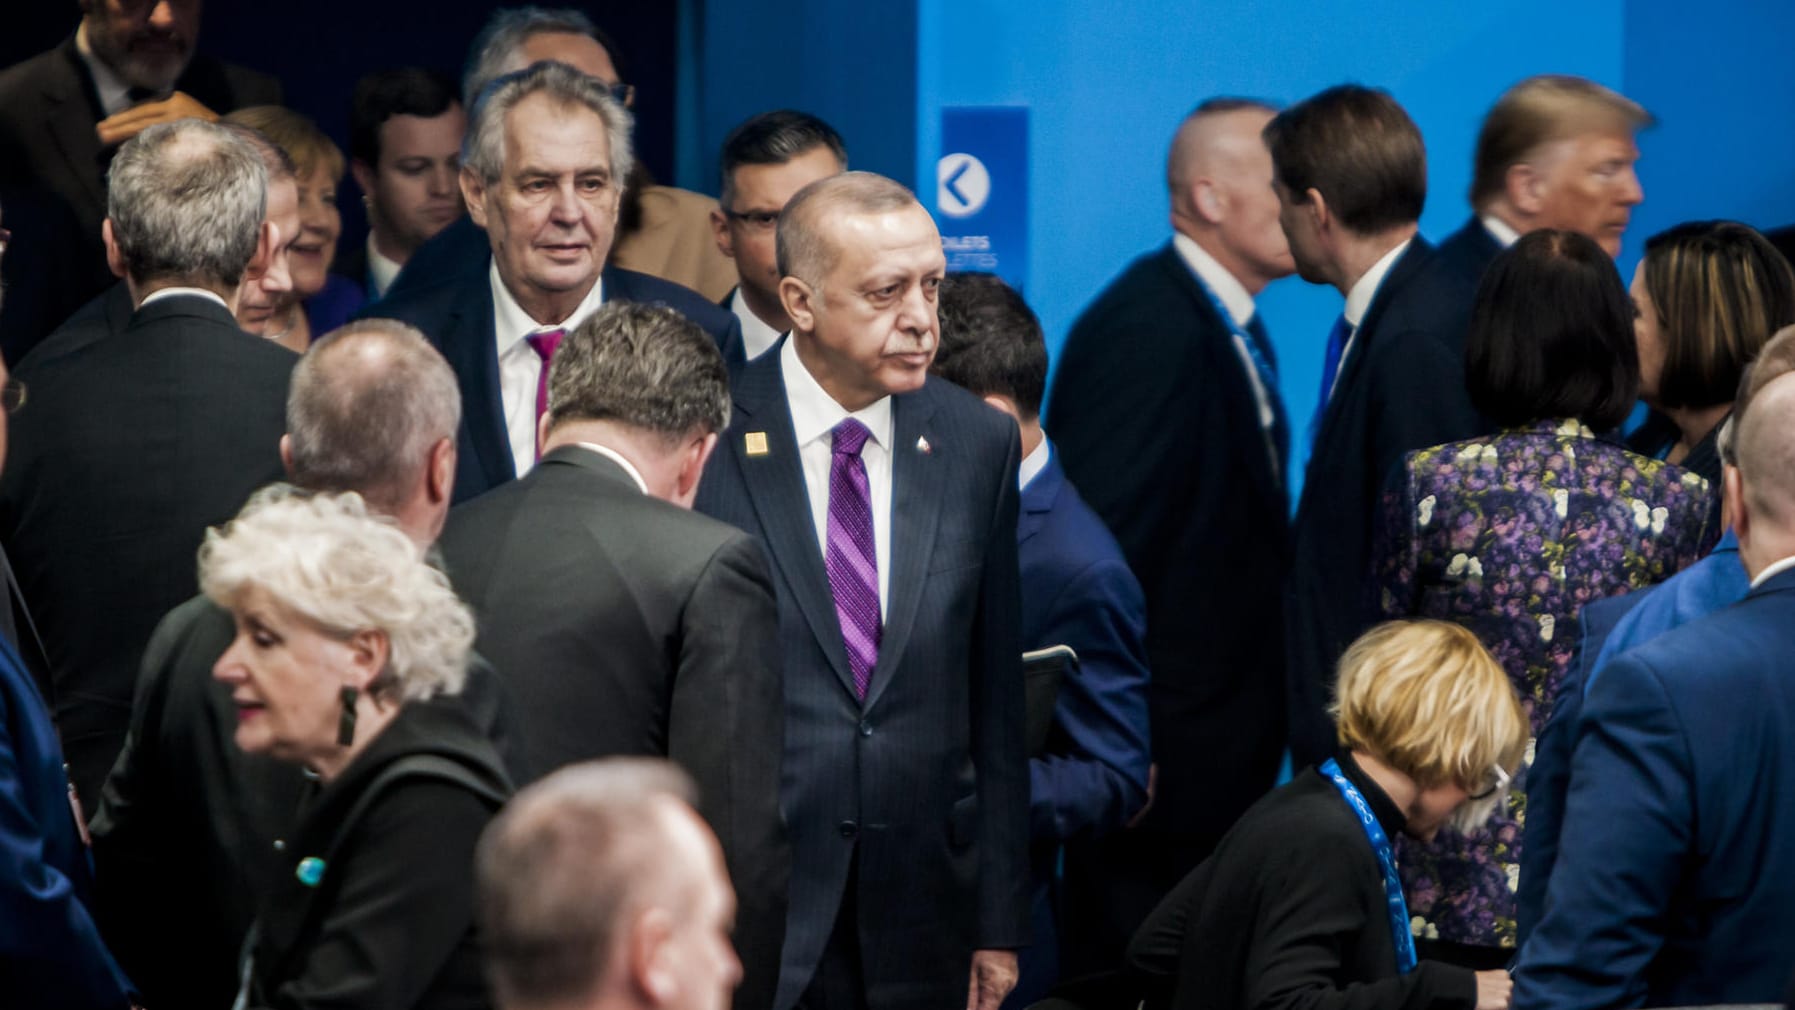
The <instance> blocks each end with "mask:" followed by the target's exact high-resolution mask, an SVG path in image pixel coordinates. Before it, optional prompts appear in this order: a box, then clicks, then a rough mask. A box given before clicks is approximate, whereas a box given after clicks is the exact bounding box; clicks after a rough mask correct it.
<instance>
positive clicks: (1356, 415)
mask: <svg viewBox="0 0 1795 1010" xmlns="http://www.w3.org/2000/svg"><path fill="white" fill-rule="evenodd" d="M1470 310H1471V287H1470V285H1469V284H1467V283H1466V282H1465V280H1464V278H1463V276H1462V275H1460V274H1458V273H1455V272H1453V271H1452V270H1451V269H1449V268H1447V267H1446V266H1445V265H1444V264H1442V263H1441V262H1440V259H1439V256H1438V254H1437V253H1435V251H1434V249H1433V247H1432V246H1430V245H1428V243H1427V241H1426V240H1425V239H1423V238H1421V236H1419V235H1417V236H1415V239H1414V242H1413V244H1412V245H1410V246H1409V248H1408V251H1407V252H1405V253H1403V255H1402V256H1401V258H1399V259H1398V260H1397V261H1396V262H1395V264H1393V265H1392V266H1391V267H1390V272H1389V273H1388V274H1386V275H1384V280H1383V283H1382V284H1380V285H1379V286H1378V289H1377V294H1376V296H1375V297H1373V298H1372V299H1371V305H1370V307H1369V308H1367V309H1366V310H1365V317H1364V319H1362V320H1360V323H1359V330H1358V333H1357V334H1356V335H1355V337H1354V339H1353V345H1352V348H1351V351H1350V353H1349V354H1348V355H1347V357H1346V361H1345V363H1344V364H1343V365H1342V366H1341V369H1340V376H1339V379H1338V381H1337V384H1336V385H1335V388H1334V397H1333V399H1332V400H1330V401H1329V403H1328V407H1327V412H1326V413H1325V414H1323V415H1322V418H1321V424H1320V427H1319V429H1318V430H1317V431H1316V434H1315V449H1314V453H1313V455H1311V456H1310V458H1309V468H1308V471H1307V476H1306V477H1305V479H1304V482H1303V497H1302V501H1301V503H1300V504H1299V505H1298V507H1297V513H1296V524H1295V526H1294V528H1293V532H1292V546H1291V569H1290V582H1289V585H1288V586H1287V587H1286V590H1285V611H1284V619H1285V629H1286V633H1285V639H1284V640H1285V642H1286V643H1287V649H1288V651H1287V657H1288V661H1289V664H1290V665H1289V678H1290V679H1289V687H1290V704H1291V708H1290V749H1291V759H1292V762H1293V763H1294V766H1295V767H1297V768H1301V767H1303V766H1304V765H1307V764H1314V763H1316V762H1319V761H1321V760H1323V759H1325V758H1326V757H1327V756H1328V755H1329V754H1331V753H1332V752H1333V749H1334V728H1333V725H1334V724H1333V720H1332V719H1331V718H1329V716H1328V715H1327V712H1326V710H1325V709H1326V705H1327V702H1328V699H1329V697H1330V692H1331V691H1332V685H1333V682H1334V664H1335V663H1336V662H1337V661H1338V660H1339V658H1340V654H1341V653H1342V652H1344V651H1345V650H1346V646H1347V645H1349V644H1350V643H1351V642H1352V640H1353V639H1354V638H1356V637H1358V635H1359V633H1360V632H1362V631H1364V630H1365V628H1366V627H1367V626H1368V619H1369V616H1370V615H1371V614H1372V613H1375V611H1374V610H1373V609H1372V608H1371V607H1370V606H1369V605H1368V601H1369V600H1370V591H1369V590H1368V588H1367V586H1368V585H1369V582H1368V579H1369V575H1370V572H1371V540H1372V535H1373V531H1374V530H1375V528H1376V519H1377V517H1378V515H1379V514H1380V513H1379V511H1378V509H1379V505H1380V498H1381V495H1382V493H1383V489H1384V486H1385V483H1386V479H1387V478H1388V477H1389V475H1390V472H1391V470H1392V468H1394V467H1395V466H1396V465H1397V464H1398V463H1399V462H1400V461H1401V460H1402V457H1403V454H1404V453H1407V452H1410V451H1412V450H1415V449H1424V448H1427V447H1429V446H1434V445H1439V444H1441V443H1443V442H1455V441H1458V440H1460V439H1465V438H1471V437H1473V436H1476V435H1480V434H1483V433H1485V432H1486V431H1487V430H1488V428H1487V427H1486V426H1485V425H1484V423H1483V421H1482V419H1480V418H1479V417H1478V415H1477V411H1476V410H1474V409H1472V407H1471V400H1470V396H1469V394H1467V393H1466V392H1465V363H1464V345H1465V329H1466V327H1467V326H1468V325H1469V322H1470Z"/></svg>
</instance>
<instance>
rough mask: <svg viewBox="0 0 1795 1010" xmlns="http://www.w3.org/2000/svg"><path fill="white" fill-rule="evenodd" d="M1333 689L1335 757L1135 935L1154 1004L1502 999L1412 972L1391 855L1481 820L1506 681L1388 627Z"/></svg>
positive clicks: (1515, 737)
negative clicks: (1400, 844) (1400, 846)
mask: <svg viewBox="0 0 1795 1010" xmlns="http://www.w3.org/2000/svg"><path fill="white" fill-rule="evenodd" d="M1336 691H1337V696H1338V699H1339V700H1338V701H1337V703H1336V705H1335V716H1336V718H1337V720H1338V723H1339V739H1340V750H1341V752H1342V755H1343V756H1342V757H1340V758H1339V759H1338V761H1337V762H1328V763H1327V764H1324V765H1323V766H1322V767H1321V768H1310V769H1308V770H1306V771H1304V772H1303V773H1301V774H1300V775H1298V776H1297V777H1296V778H1295V779H1294V780H1292V781H1291V782H1290V783H1288V784H1287V785H1285V786H1283V787H1282V788H1280V789H1278V790H1277V791H1275V792H1273V793H1272V794H1271V795H1269V796H1267V797H1265V798H1264V799H1263V800H1261V801H1259V803H1258V804H1256V805H1255V806H1254V807H1253V808H1252V809H1251V810H1249V811H1248V812H1247V813H1246V815H1245V816H1243V817H1242V818H1241V820H1240V821H1239V823H1238V824H1236V825H1235V826H1234V828H1233V830H1231V831H1230V832H1229V833H1228V834H1227V836H1226V837H1224V838H1223V839H1222V842H1221V844H1220V845H1219V846H1218V847H1217V848H1216V850H1215V853H1214V854H1213V855H1211V856H1210V857H1209V859H1208V860H1206V861H1205V862H1204V863H1203V864H1202V865H1201V866H1199V867H1197V869H1196V870H1194V871H1192V872H1191V874H1190V876H1188V877H1186V878H1185V879H1184V881H1183V882H1182V883H1181V884H1179V885H1178V887H1177V888H1176V889H1175V890H1174V891H1173V892H1172V893H1171V894H1170V895H1168V896H1167V897H1166V899H1165V900H1164V901H1163V902H1161V903H1160V905H1159V907H1158V908H1157V909H1155V910H1154V912H1153V914H1152V915H1151V916H1150V917H1149V918H1148V919H1147V922H1146V923H1145V924H1144V925H1142V926H1141V929H1140V931H1139V932H1138V933H1136V934H1135V937H1134V942H1133V943H1132V944H1131V945H1130V947H1129V951H1128V965H1129V969H1130V971H1131V973H1133V974H1134V975H1136V976H1137V977H1138V978H1139V979H1140V981H1141V982H1142V983H1143V986H1144V988H1145V989H1146V990H1147V993H1148V1005H1149V1006H1151V1007H1172V1008H1175V1010H1195V1008H1216V1010H1248V1008H1273V1007H1277V1008H1293V1010H1294V1008H1329V1010H1333V1008H1342V1010H1344V1008H1364V1010H1373V1008H1379V1010H1382V1008H1411V1010H1423V1008H1434V1010H1473V1008H1475V1010H1500V1008H1503V1007H1506V1006H1507V1005H1508V993H1509V981H1508V976H1507V974H1506V973H1505V972H1500V971H1495V972H1475V973H1474V972H1472V971H1471V970H1469V969H1466V968H1459V967H1454V966H1451V965H1446V964H1441V963H1438V962H1432V961H1424V962H1420V963H1418V964H1417V963H1416V962H1415V960H1414V956H1415V955H1414V942H1413V938H1412V937H1411V935H1410V932H1409V921H1408V916H1407V913H1406V908H1405V906H1404V905H1403V903H1402V889H1401V885H1400V883H1399V882H1398V881H1397V880H1396V878H1395V864H1394V856H1393V854H1392V853H1391V841H1392V839H1393V838H1394V836H1395V833H1396V832H1398V831H1402V832H1405V833H1407V834H1410V835H1413V836H1415V837H1418V838H1423V839H1426V838H1429V837H1431V836H1432V835H1433V833H1434V832H1436V831H1438V830H1439V828H1440V827H1441V825H1443V824H1445V823H1446V822H1447V821H1448V820H1454V819H1470V820H1472V821H1473V822H1475V819H1476V818H1478V817H1480V816H1483V815H1487V813H1488V808H1489V804H1490V802H1491V801H1492V800H1493V799H1494V797H1495V796H1496V795H1498V794H1499V792H1500V787H1501V786H1502V785H1503V784H1504V783H1505V782H1506V779H1507V778H1508V776H1509V775H1510V774H1511V772H1512V770H1513V769H1514V767H1515V766H1516V765H1517V764H1518V763H1519V761H1520V757H1521V752H1522V749H1523V748H1524V746H1525V743H1526V739H1527V723H1526V719H1525V717H1524V716H1523V714H1522V712H1521V707H1520V703H1519V702H1518V701H1517V700H1516V698H1515V695H1514V690H1513V688H1512V687H1510V686H1509V682H1508V677H1507V675H1506V674H1505V673H1503V671H1502V668H1501V667H1500V666H1499V665H1497V663H1496V661H1495V660H1494V659H1492V658H1491V657H1490V655H1489V653H1488V652H1486V651H1485V650H1484V648H1483V646H1482V645H1480V644H1479V643H1478V641H1477V638H1476V636H1474V635H1472V634H1471V633H1470V632H1468V631H1466V630H1465V629H1463V628H1461V627H1458V626H1457V625H1453V624H1446V623H1444V622H1440V621H1402V622H1391V623H1388V624H1383V625H1379V626H1378V627H1376V628H1373V629H1372V630H1371V631H1369V632H1366V633H1365V635H1364V636H1362V637H1361V638H1360V639H1359V640H1358V641H1357V642H1355V643H1353V645H1352V647H1351V648H1349V649H1348V650H1347V652H1346V655H1345V656H1344V657H1343V658H1342V659H1341V661H1340V679H1339V684H1338V687H1337V689H1336ZM1468 801H1475V802H1468ZM1361 810H1362V811H1363V816H1361ZM1455 815H1456V818H1455Z"/></svg>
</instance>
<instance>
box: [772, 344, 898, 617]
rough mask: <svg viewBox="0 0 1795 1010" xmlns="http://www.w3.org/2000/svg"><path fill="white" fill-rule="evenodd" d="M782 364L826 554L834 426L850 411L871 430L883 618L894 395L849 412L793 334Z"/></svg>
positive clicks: (870, 484)
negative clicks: (801, 353)
mask: <svg viewBox="0 0 1795 1010" xmlns="http://www.w3.org/2000/svg"><path fill="white" fill-rule="evenodd" d="M779 370H780V373H781V374H782V375H784V377H785V399H786V402H787V403H788V404H789V405H790V407H791V412H792V432H793V434H795V435H796V436H797V439H798V459H799V460H800V461H801V462H802V463H803V464H804V490H805V491H807V492H809V494H810V519H811V522H812V523H813V524H814V525H815V526H816V542H817V550H818V551H820V552H821V553H822V554H823V556H824V558H827V557H828V554H829V468H830V465H831V464H832V463H833V462H834V459H835V445H834V432H835V426H836V425H838V424H840V423H841V422H842V420H843V419H845V418H849V417H852V418H854V419H855V420H857V421H859V422H860V423H861V424H864V425H866V427H867V430H868V431H871V432H872V437H871V438H869V439H867V440H866V444H865V445H864V446H862V447H861V449H860V461H861V463H862V464H864V465H865V467H866V485H867V492H868V494H869V496H870V497H871V499H872V502H871V504H872V511H873V553H874V554H875V555H877V561H878V565H879V618H880V620H883V619H884V617H885V612H886V608H887V606H888V605H889V604H888V601H889V600H890V599H891V439H892V437H893V432H892V419H891V397H889V396H885V397H881V398H879V399H878V400H877V401H875V402H874V403H873V404H872V405H871V406H868V407H862V408H861V409H859V410H856V411H853V412H851V413H850V412H849V411H848V410H847V408H845V407H843V406H842V405H841V404H839V403H836V402H835V398H834V397H832V396H830V395H829V394H828V393H827V392H825V391H824V389H823V387H822V386H820V385H818V384H817V381H816V379H815V378H814V377H813V376H812V375H811V374H810V370H809V369H807V368H805V367H804V362H802V361H800V360H798V348H797V344H796V343H794V342H793V341H790V340H788V341H786V342H785V347H784V348H783V349H782V350H781V351H780V352H779Z"/></svg>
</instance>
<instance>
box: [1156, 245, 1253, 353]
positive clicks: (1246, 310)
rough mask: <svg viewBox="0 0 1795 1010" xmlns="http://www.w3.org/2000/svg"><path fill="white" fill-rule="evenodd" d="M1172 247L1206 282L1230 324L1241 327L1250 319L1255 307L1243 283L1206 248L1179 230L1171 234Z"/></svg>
mask: <svg viewBox="0 0 1795 1010" xmlns="http://www.w3.org/2000/svg"><path fill="white" fill-rule="evenodd" d="M1172 248H1174V249H1176V250H1178V255H1180V256H1182V257H1184V264H1185V266H1188V267H1190V269H1191V272H1192V273H1194V274H1196V275H1197V276H1198V277H1201V278H1202V279H1203V283H1205V284H1207V285H1209V290H1211V291H1213V292H1215V297H1217V298H1219V299H1221V303H1222V308H1224V309H1227V310H1228V315H1230V316H1232V317H1234V325H1236V326H1239V327H1241V328H1243V329H1244V328H1245V327H1246V325H1247V324H1248V323H1250V322H1252V321H1253V313H1254V312H1255V311H1256V310H1257V307H1256V306H1255V305H1254V304H1253V296H1252V295H1251V294H1249V293H1248V292H1247V289H1246V285H1244V284H1242V283H1240V281H1238V280H1236V279H1235V277H1234V275H1233V274H1231V273H1229V272H1228V268H1227V267H1224V266H1222V265H1221V264H1220V263H1218V262H1217V261H1216V258H1215V257H1214V256H1211V255H1209V251H1208V250H1206V249H1204V248H1203V247H1202V246H1200V245H1198V244H1197V240H1196V239H1193V238H1191V237H1190V236H1189V235H1186V234H1184V233H1183V232H1173V233H1172Z"/></svg>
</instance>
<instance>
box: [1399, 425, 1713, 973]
mask: <svg viewBox="0 0 1795 1010" xmlns="http://www.w3.org/2000/svg"><path fill="white" fill-rule="evenodd" d="M1712 493H1714V492H1710V490H1709V487H1708V483H1707V481H1705V480H1703V479H1702V478H1701V477H1699V476H1697V475H1695V474H1693V473H1688V472H1685V471H1684V470H1682V469H1680V468H1678V467H1675V466H1672V465H1670V464H1668V463H1663V462H1659V461H1657V460H1653V459H1648V458H1646V457H1644V456H1640V455H1636V454H1634V453H1631V452H1628V451H1627V450H1625V449H1623V448H1621V447H1620V446H1619V445H1616V444H1614V443H1612V442H1608V441H1605V440H1602V439H1599V438H1597V437H1596V436H1595V434H1594V433H1593V432H1591V431H1590V430H1589V429H1588V428H1586V427H1584V426H1583V425H1582V424H1580V423H1578V422H1577V421H1575V420H1569V421H1566V420H1549V421H1541V422H1538V423H1537V424H1534V425H1532V426H1530V427H1525V428H1514V429H1509V430H1506V431H1503V432H1500V433H1498V434H1496V435H1494V436H1491V437H1489V438H1485V439H1480V440H1477V441H1470V442H1452V443H1448V444H1446V445H1440V446H1435V447H1433V448H1431V449H1422V450H1420V451H1418V452H1413V453H1410V454H1409V455H1408V456H1407V457H1406V458H1405V459H1404V465H1403V469H1402V471H1401V473H1400V474H1393V475H1392V481H1391V485H1390V487H1389V488H1388V489H1387V490H1386V491H1385V494H1384V519H1383V524H1382V527H1381V528H1380V529H1379V530H1378V532H1377V535H1376V539H1375V544H1376V546H1375V548H1374V554H1373V557H1374V562H1373V563H1374V565H1375V569H1374V573H1375V591H1376V596H1377V609H1378V615H1379V617H1380V618H1392V617H1433V618H1438V619H1441V620H1447V621H1453V622H1456V623H1458V624H1461V625H1463V626H1464V627H1466V628H1468V629H1470V630H1471V631H1473V632H1475V633H1476V635H1477V637H1478V639H1479V640H1480V641H1482V642H1483V644H1484V645H1485V646H1486V647H1488V649H1489V650H1490V652H1491V654H1492V655H1494V656H1495V657H1496V659H1497V661H1498V662H1500V663H1501V664H1502V667H1503V669H1505V670H1507V671H1508V675H1509V677H1510V678H1511V679H1512V680H1513V682H1514V686H1515V691H1516V693H1517V694H1519V695H1520V698H1521V705H1522V708H1524V709H1525V710H1526V712H1527V717H1528V720H1529V723H1530V728H1531V733H1530V735H1529V740H1528V744H1527V757H1526V762H1525V763H1524V764H1523V765H1522V768H1521V774H1520V775H1517V776H1516V778H1515V781H1514V783H1513V785H1512V786H1511V788H1510V791H1509V795H1508V797H1507V801H1506V802H1505V803H1500V804H1498V805H1497V808H1496V811H1495V813H1494V814H1493V815H1492V816H1491V818H1490V820H1489V821H1488V822H1487V823H1486V824H1485V825H1484V826H1483V827H1482V828H1480V829H1477V830H1473V831H1471V832H1469V833H1460V832H1457V831H1454V830H1453V829H1452V828H1450V827H1447V828H1442V829H1441V830H1440V833H1439V834H1438V836H1437V837H1436V838H1435V839H1434V841H1433V842H1432V843H1431V844H1425V845H1424V844H1422V843H1419V842H1416V841H1414V840H1413V839H1409V838H1404V839H1402V840H1401V842H1400V843H1399V859H1400V863H1401V870H1402V878H1403V890H1404V891H1405V893H1406V894H1407V897H1408V902H1409V914H1410V917H1411V924H1412V925H1413V927H1414V929H1415V933H1416V935H1417V936H1420V937H1424V938H1428V939H1436V938H1437V939H1441V940H1447V941H1452V942H1455V943H1465V944H1475V945H1478V946H1485V947H1497V946H1502V947H1512V946H1514V943H1515V886H1516V882H1517V881H1518V880H1519V876H1520V862H1521V834H1522V826H1523V824H1524V822H1525V820H1526V809H1525V807H1526V789H1527V782H1526V768H1527V765H1528V764H1531V763H1532V760H1533V739H1532V738H1533V737H1537V736H1538V734H1539V731H1540V729H1541V727H1543V726H1544V725H1545V723H1546V719H1547V718H1548V717H1549V716H1550V715H1551V714H1552V702H1553V700H1554V699H1555V698H1556V697H1557V694H1558V685H1559V682H1560V680H1561V679H1562V678H1563V676H1564V671H1565V667H1566V666H1567V665H1568V664H1569V663H1570V660H1571V657H1572V654H1573V653H1574V652H1575V650H1576V647H1577V637H1578V636H1577V628H1578V617H1579V615H1580V614H1581V612H1582V609H1583V605H1584V604H1585V603H1587V602H1589V601H1590V600H1594V599H1599V598H1601V597H1605V596H1615V595H1619V594H1622V593H1627V592H1630V591H1632V590H1635V589H1641V588H1644V587H1646V586H1650V585H1653V584H1655V583H1658V582H1662V581H1663V580H1665V579H1667V578H1669V577H1670V576H1672V575H1674V574H1676V573H1677V572H1678V571H1680V570H1682V569H1683V568H1685V567H1687V566H1688V565H1690V564H1691V563H1693V562H1694V561H1695V560H1696V559H1698V558H1700V557H1701V556H1702V555H1703V554H1705V553H1706V552H1707V551H1708V549H1709V548H1711V547H1712V546H1713V545H1714V542H1715V541H1716V540H1717V539H1719V536H1720V530H1719V529H1718V528H1717V524H1716V523H1715V521H1714V520H1713V518H1712V516H1713V515H1714V514H1716V513H1715V510H1714V509H1713V503H1712V499H1711V497H1710V496H1711V494H1712Z"/></svg>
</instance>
